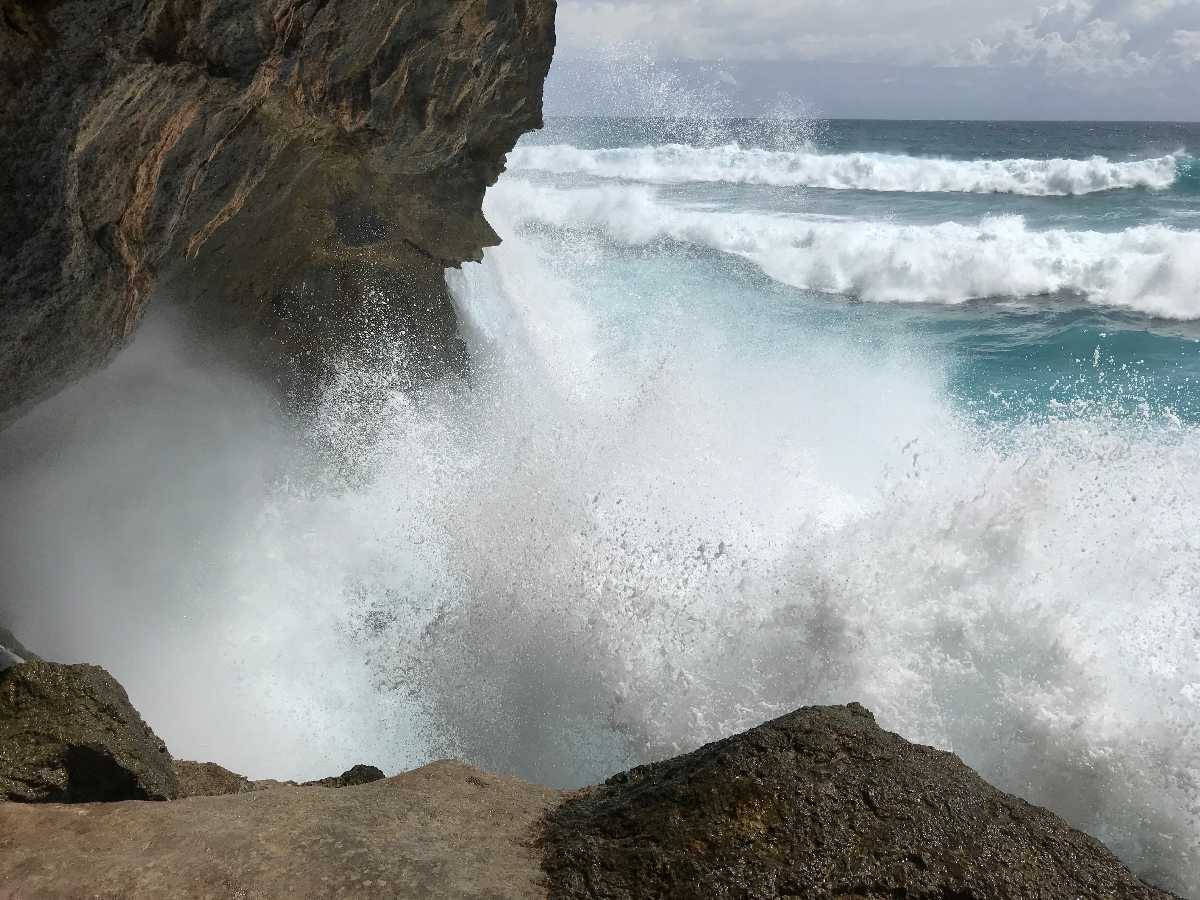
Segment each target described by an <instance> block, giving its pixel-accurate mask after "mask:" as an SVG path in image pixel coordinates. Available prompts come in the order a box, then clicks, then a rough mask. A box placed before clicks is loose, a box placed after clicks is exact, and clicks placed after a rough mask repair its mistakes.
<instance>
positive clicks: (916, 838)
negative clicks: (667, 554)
mask: <svg viewBox="0 0 1200 900" xmlns="http://www.w3.org/2000/svg"><path fill="white" fill-rule="evenodd" d="M546 869H547V871H548V873H549V874H550V876H551V880H552V884H553V889H552V891H551V894H550V895H551V897H552V898H555V900H577V898H580V900H581V898H605V900H618V898H620V900H624V898H649V897H654V898H678V900H692V898H700V897H712V898H723V897H728V898H738V900H759V898H762V900H766V898H772V900H773V898H780V897H796V898H800V897H804V898H869V900H893V898H903V897H909V898H931V900H932V898H954V900H991V898H1030V900H1033V898H1044V900H1052V898H1055V900H1067V898H1088V900H1092V898H1129V900H1143V898H1144V900H1151V898H1154V900H1165V898H1168V897H1170V896H1171V895H1170V894H1168V893H1166V892H1164V891H1160V890H1156V889H1154V888H1152V887H1149V886H1148V885H1146V884H1143V883H1142V882H1140V881H1139V880H1138V879H1137V878H1135V877H1134V876H1133V875H1132V874H1131V873H1130V872H1129V871H1128V870H1127V869H1125V867H1124V866H1122V865H1121V864H1120V863H1119V862H1118V861H1117V860H1116V859H1115V858H1114V857H1113V856H1112V854H1111V853H1109V852H1108V850H1107V849H1106V848H1105V847H1104V846H1103V845H1101V844H1100V843H1099V842H1098V841H1095V840H1093V839H1092V838H1090V837H1088V836H1087V835H1084V834H1081V833H1080V832H1078V831H1075V830H1074V829H1072V828H1071V827H1070V826H1068V825H1067V824H1066V823H1065V822H1063V821H1062V820H1061V819H1059V818H1058V817H1057V816H1055V815H1053V814H1052V813H1049V812H1047V811H1046V810H1043V809H1038V808H1036V807H1034V806H1030V805H1029V804H1028V803H1025V802H1024V801H1022V800H1018V799H1017V798H1015V797H1012V796H1009V795H1008V794H1004V793H1001V792H1000V791H998V790H996V789H995V788H993V787H991V786H990V785H988V784H987V783H986V782H984V781H983V779H981V778H980V777H979V776H978V775H976V774H975V773H974V772H972V771H971V770H970V769H968V768H967V767H966V766H965V765H963V763H962V762H961V761H960V760H959V759H958V758H957V757H955V756H953V755H951V754H949V753H943V752H940V751H937V750H933V749H930V748H928V747H920V746H916V745H914V744H910V743H908V742H907V741H905V740H903V739H901V738H900V737H897V736H896V735H894V734H889V733H888V732H885V731H883V730H882V729H880V728H879V727H878V726H877V725H876V724H875V720H874V718H873V717H872V716H871V714H870V713H869V712H868V711H867V710H865V709H864V708H862V707H861V706H858V705H852V706H849V707H834V708H828V709H804V710H800V711H799V712H796V713H793V714H792V715H789V716H785V717H784V718H782V719H779V720H777V721H774V722H770V723H768V724H766V725H764V726H762V727H761V728H756V729H755V730H754V731H751V732H749V733H748V734H745V735H742V736H740V737H735V738H731V739H729V740H726V741H721V742H720V743H716V744H712V745H710V746H708V747H705V748H703V749H701V750H699V751H697V752H695V753H692V754H690V755H688V756H684V757H681V758H679V759H674V760H671V761H669V762H664V763H660V764H657V765H652V766H646V767H643V768H640V769H635V770H633V771H632V772H629V773H627V774H625V775H619V776H617V777H616V778H613V779H610V780H609V781H608V782H607V784H605V785H604V786H603V787H600V788H597V789H595V790H593V791H591V792H588V793H586V794H584V795H583V796H581V797H579V798H578V799H575V800H573V801H571V802H569V803H567V804H566V805H564V806H563V807H562V808H561V809H559V810H558V811H557V812H556V813H554V814H553V815H552V817H551V819H550V825H549V832H548V851H547V857H546Z"/></svg>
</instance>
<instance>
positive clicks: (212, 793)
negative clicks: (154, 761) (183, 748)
mask: <svg viewBox="0 0 1200 900" xmlns="http://www.w3.org/2000/svg"><path fill="white" fill-rule="evenodd" d="M175 778H176V780H177V781H178V782H179V793H178V795H177V797H178V799H180V800H186V799H188V798H189V797H227V796H229V795H230V794H248V793H250V792H251V791H254V790H257V787H255V784H254V782H252V781H251V780H250V779H249V778H247V777H246V776H244V775H239V774H237V773H236V772H230V771H229V770H228V769H226V768H224V767H223V766H218V765H217V764H216V763H211V762H209V763H198V762H188V761H185V760H178V759H177V760H175Z"/></svg>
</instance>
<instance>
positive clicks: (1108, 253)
mask: <svg viewBox="0 0 1200 900" xmlns="http://www.w3.org/2000/svg"><path fill="white" fill-rule="evenodd" d="M497 191H498V192H500V193H503V194H505V195H507V196H508V197H509V198H510V199H511V200H512V201H514V202H515V205H516V207H517V208H519V209H521V210H523V217H524V219H525V221H526V222H527V223H535V224H539V225H542V226H553V227H561V228H568V229H587V230H594V231H599V232H601V233H603V235H604V236H605V237H606V238H608V239H609V240H611V241H614V242H616V243H619V244H627V245H647V244H650V243H653V242H655V241H663V240H666V241H676V242H682V243H687V244H692V245H696V246H700V247H704V248H707V249H711V250H715V251H719V252H721V253H727V254H732V255H734V256H738V257H741V258H743V259H746V260H749V261H750V262H752V263H753V264H754V265H756V266H757V267H759V268H760V269H761V270H762V271H763V272H764V273H765V274H767V275H768V276H770V277H771V278H773V279H775V280H777V281H779V282H782V283H785V284H788V285H791V286H794V287H797V288H801V289H805V290H812V291H817V292H823V293H834V294H842V295H847V296H851V297H855V298H858V299H861V300H866V301H871V302H881V303H882V302H901V303H942V304H958V303H964V302H967V301H970V300H977V299H987V298H1028V297H1037V296H1044V295H1063V294H1067V295H1074V296H1078V297H1079V298H1081V299H1084V300H1086V301H1087V302H1089V303H1093V304H1097V305H1102V306H1110V307H1117V308H1123V309H1129V310H1133V311H1136V312H1140V313H1143V314H1146V315H1150V316H1155V317H1160V318H1164V319H1174V320H1189V319H1196V318H1200V232H1196V231H1180V230H1176V229H1173V228H1169V227H1166V226H1162V225H1145V226H1140V227H1136V228H1130V229H1127V230H1125V231H1118V232H1111V233H1110V232H1099V231H1066V230H1048V231H1036V230H1032V229H1030V228H1029V227H1028V226H1027V225H1026V222H1025V220H1024V219H1023V218H1022V217H1020V216H995V217H987V218H984V219H983V220H981V221H979V222H978V223H976V224H969V225H968V224H960V223H955V222H947V223H943V224H939V225H911V224H897V223H892V222H886V221H837V220H828V219H817V220H809V219H803V218H798V217H795V216H784V215H773V214H768V213H756V212H725V211H719V210H714V209H707V208H703V207H695V206H693V207H686V206H678V205H669V204H667V203H665V202H663V201H661V200H660V199H659V198H658V197H657V196H656V194H655V193H654V191H653V190H652V189H651V188H647V187H643V186H612V187H600V188H582V189H572V190H560V189H553V188H546V187H541V186H536V187H535V186H534V185H532V184H530V183H528V182H522V181H518V180H510V181H507V182H504V183H503V184H502V185H501V186H499V187H498V188H497Z"/></svg>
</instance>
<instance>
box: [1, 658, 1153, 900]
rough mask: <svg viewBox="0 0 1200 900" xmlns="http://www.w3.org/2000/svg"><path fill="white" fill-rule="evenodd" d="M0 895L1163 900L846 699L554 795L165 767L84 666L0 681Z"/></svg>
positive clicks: (170, 763) (448, 780)
mask: <svg viewBox="0 0 1200 900" xmlns="http://www.w3.org/2000/svg"><path fill="white" fill-rule="evenodd" d="M0 794H3V802H0V898H8V897H12V898H17V897H22V898H25V897H48V898H49V897H53V898H76V897H78V898H85V897H87V898H142V897H144V898H192V897H234V896H236V897H245V898H297V897H313V898H317V897H321V898H328V897H372V896H378V897H403V898H407V897H412V898H417V897H421V898H425V897H429V898H462V900H467V898H479V897H488V898H514V900H515V898H547V897H548V898H554V900H593V898H629V900H633V898H681V900H682V898H701V897H730V898H733V897H736V898H746V900H759V898H763V900H766V898H781V897H806V898H808V897H812V898H830V900H833V898H851V897H854V898H872V900H875V898H877V900H884V898H896V897H929V898H933V897H940V898H945V897H953V898H963V900H967V898H977V900H984V898H1010V897H1011V898H1017V897H1021V898H1025V897H1028V898H1066V897H1077V898H1130V900H1168V898H1171V897H1173V896H1174V895H1172V894H1170V893H1168V892H1166V891H1162V890H1158V889H1156V888H1154V887H1152V886H1150V885H1147V884H1145V883H1143V882H1141V881H1140V880H1139V879H1137V878H1136V877H1135V876H1134V875H1133V874H1132V873H1131V872H1130V871H1129V870H1128V869H1126V868H1125V867H1124V866H1123V865H1121V863H1120V862H1118V861H1117V859H1116V858H1115V857H1113V855H1112V854H1111V853H1109V851H1108V850H1107V849H1106V848H1105V847H1104V846H1103V845H1102V844H1100V843H1099V842H1098V841H1096V840H1094V839H1092V838H1090V837H1088V836H1087V835H1084V834H1082V833H1081V832H1078V831H1075V830H1074V829H1072V828H1071V827H1070V826H1069V825H1067V823H1065V822H1064V821H1062V820H1061V819H1059V818H1058V817H1057V816H1055V815H1054V814H1052V813H1050V812H1048V811H1046V810H1043V809H1039V808H1037V807H1034V806H1031V805H1030V804H1028V803H1025V802H1024V801H1022V800H1019V799H1017V798H1016V797H1012V796H1010V795H1007V794H1004V793H1002V792H1000V791H998V790H996V789H995V788H993V787H991V786H990V785H988V784H987V783H986V782H984V781H983V779H981V778H979V776H977V775H976V774H975V773H974V772H972V771H971V770H970V769H968V768H967V767H966V766H965V765H964V764H963V763H962V762H961V761H960V760H959V759H958V758H957V757H955V756H953V755H952V754H949V753H944V752H941V751H938V750H934V749H931V748H928V747H921V746H918V745H914V744H910V743H908V742H907V741H905V740H903V739H902V738H900V737H899V736H897V735H894V734H890V733H888V732H886V731H884V730H882V729H881V728H879V726H878V725H877V724H876V722H875V719H874V717H873V716H872V715H871V713H870V712H868V711H867V710H866V709H864V708H863V707H862V706H859V705H857V704H851V705H849V706H844V707H821V708H809V709H802V710H799V711H797V712H795V713H792V714H791V715H788V716H784V717H783V718H781V719H777V720H775V721H773V722H768V723H766V724H765V725H763V726H761V727H759V728H756V729H754V730H752V731H750V732H747V733H746V734H743V735H739V736H737V737H732V738H729V739H727V740H725V741H721V742H718V743H716V744H712V745H710V746H707V747H703V748H701V749H700V750H697V751H696V752H694V753H691V754H688V755H686V756H682V757H679V758H677V759H672V760H668V761H665V762H662V763H658V764H655V765H651V766H644V767H642V768H639V769H635V770H633V771H631V772H627V773H623V774H620V775H617V776H614V777H613V778H611V779H609V781H608V782H606V783H605V784H604V785H601V786H598V787H595V788H591V789H587V790H584V791H578V792H573V793H564V792H560V791H554V790H551V789H548V788H544V787H540V786H537V785H531V784H526V783H524V782H521V781H519V780H517V779H513V778H506V777H503V776H498V775H493V774H488V773H485V772H482V771H479V770H477V769H474V768H472V767H471V766H469V765H467V764H465V763H461V762H454V761H445V762H439V763H434V764H432V765H430V766H427V767H425V768H423V769H419V770H417V771H415V772H409V773H407V774H404V775H400V776H398V777H395V778H385V777H384V773H383V772H381V771H379V770H378V769H374V768H372V767H370V766H356V767H355V768H354V769H351V770H349V771H348V772H345V773H343V774H342V775H341V776H337V777H333V778H328V779H323V780H321V781H316V782H310V783H307V784H304V785H297V784H295V783H285V782H276V781H266V782H251V781H250V780H249V779H246V778H244V777H243V776H240V775H237V774H236V773H233V772H229V771H228V770H225V769H223V768H222V767H220V766H219V765H217V764H215V763H193V762H185V761H176V760H173V759H172V758H171V756H170V754H169V753H168V752H167V748H166V746H165V745H164V744H163V743H162V741H161V740H159V739H158V738H157V736H156V735H155V734H154V732H153V730H152V729H151V728H150V726H148V725H147V724H146V723H145V722H143V721H142V718H141V716H140V715H139V714H138V713H137V711H136V710H135V709H134V708H133V707H132V706H131V705H130V703H129V700H128V697H127V696H126V695H125V692H124V690H123V689H122V688H121V687H120V685H119V684H117V682H116V681H115V680H114V679H113V678H112V677H111V676H110V675H109V674H108V673H107V672H105V671H104V670H103V669H100V668H98V667H95V666H67V665H58V664H54V663H46V662H30V663H20V664H17V665H13V666H10V667H9V668H8V669H6V670H5V671H4V672H2V673H0Z"/></svg>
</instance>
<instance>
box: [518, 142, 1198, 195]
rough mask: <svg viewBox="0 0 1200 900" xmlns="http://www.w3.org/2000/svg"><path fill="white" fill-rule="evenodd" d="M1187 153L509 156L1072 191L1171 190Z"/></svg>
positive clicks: (564, 167)
mask: <svg viewBox="0 0 1200 900" xmlns="http://www.w3.org/2000/svg"><path fill="white" fill-rule="evenodd" d="M1188 162H1189V161H1188V160H1187V159H1186V158H1185V157H1183V156H1182V155H1172V156H1162V157H1158V158H1155V159H1143V160H1135V161H1120V162H1118V161H1112V160H1109V159H1105V158H1104V157H1102V156H1094V157H1092V158H1090V159H1002V160H954V159H934V158H922V157H912V156H899V155H892V154H884V153H846V154H821V153H815V152H803V151H802V152H787V151H777V150H761V149H755V148H750V147H742V146H740V145H738V144H727V145H725V146H720V147H694V146H688V145H686V144H665V145H661V146H650V147H627V148H619V149H601V150H593V149H583V148H579V147H573V146H570V145H567V144H555V145H542V146H538V145H527V146H524V147H520V148H518V149H517V150H515V151H514V152H513V153H512V154H511V155H510V157H509V167H510V168H511V169H512V170H514V171H518V172H520V171H535V170H536V171H541V172H549V173H555V174H580V175H588V176H592V177H595V178H609V179H621V180H626V181H641V182H648V183H653V184H686V183H726V184H747V185H767V186H772V187H808V188H826V189H829V190H854V191H895V192H905V193H942V192H953V193H973V194H1023V195H1028V196H1034V197H1048V196H1071V195H1079V194H1092V193H1097V192H1100V191H1112V190H1122V189H1131V188H1145V189H1150V190H1166V189H1168V188H1170V187H1172V185H1174V184H1175V182H1176V179H1177V177H1179V175H1180V170H1181V166H1184V167H1186V164H1187V163H1188Z"/></svg>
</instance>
